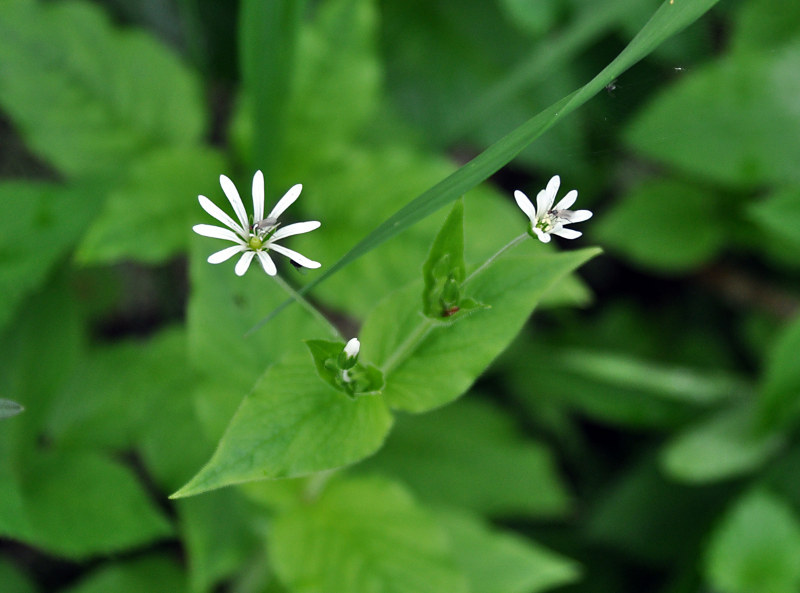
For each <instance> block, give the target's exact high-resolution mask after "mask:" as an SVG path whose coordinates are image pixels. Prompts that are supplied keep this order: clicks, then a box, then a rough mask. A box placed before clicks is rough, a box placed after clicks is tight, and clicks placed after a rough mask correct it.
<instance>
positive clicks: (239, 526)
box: [177, 488, 263, 592]
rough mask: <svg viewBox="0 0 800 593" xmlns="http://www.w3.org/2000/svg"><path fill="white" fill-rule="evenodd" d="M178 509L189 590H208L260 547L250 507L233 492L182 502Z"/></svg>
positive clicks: (233, 572) (211, 493) (178, 504)
mask: <svg viewBox="0 0 800 593" xmlns="http://www.w3.org/2000/svg"><path fill="white" fill-rule="evenodd" d="M177 509H178V515H179V517H180V529H181V533H182V536H183V537H182V539H183V542H184V545H185V546H186V552H187V555H188V563H189V579H190V582H191V590H192V591H197V592H202V591H209V590H211V589H212V588H213V587H214V586H215V585H216V584H218V583H219V582H220V581H221V580H223V579H226V578H228V577H230V576H232V575H233V574H235V573H236V572H237V571H239V570H241V567H242V566H243V565H244V564H245V563H246V562H247V561H248V560H250V559H251V558H253V557H254V556H255V555H256V554H257V551H258V549H259V548H260V547H261V546H263V542H262V541H261V539H262V538H261V534H259V533H258V531H259V524H258V521H257V520H254V519H255V518H256V516H255V513H254V512H253V509H252V508H251V505H248V504H247V502H246V501H245V500H243V498H242V496H241V494H240V493H239V492H237V491H235V490H233V489H230V488H228V489H225V490H218V491H216V492H209V493H207V494H206V495H204V496H195V497H194V498H189V499H186V500H181V501H179V502H178V503H177Z"/></svg>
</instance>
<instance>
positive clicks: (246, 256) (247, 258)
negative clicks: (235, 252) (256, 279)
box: [233, 251, 256, 276]
mask: <svg viewBox="0 0 800 593" xmlns="http://www.w3.org/2000/svg"><path fill="white" fill-rule="evenodd" d="M255 254H256V253H255V251H245V252H244V253H243V254H242V257H240V258H239V261H237V262H236V267H235V268H234V269H233V271H234V272H236V275H237V276H244V273H245V272H246V271H247V268H249V267H250V262H251V261H253V256H255Z"/></svg>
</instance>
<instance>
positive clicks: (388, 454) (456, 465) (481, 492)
mask: <svg viewBox="0 0 800 593" xmlns="http://www.w3.org/2000/svg"><path fill="white" fill-rule="evenodd" d="M376 469H377V471H383V472H389V473H391V474H394V475H396V476H398V477H399V478H401V479H402V480H403V482H404V483H406V484H408V485H409V487H411V488H412V489H413V490H414V491H415V492H416V494H417V496H419V497H420V498H421V499H423V500H425V501H428V502H431V503H433V504H439V505H448V506H454V507H463V508H467V509H470V510H473V511H475V512H476V513H481V514H489V515H495V516H520V515H522V516H533V517H542V516H545V517H552V516H562V515H564V514H565V513H566V512H567V511H568V509H569V507H570V500H569V495H568V493H567V491H566V488H565V486H564V484H563V483H562V480H561V478H560V476H559V474H558V471H557V469H556V464H555V460H554V459H553V456H552V454H551V453H550V451H549V450H548V449H547V448H546V447H545V446H544V445H542V444H540V443H537V442H535V441H532V440H527V439H524V438H522V436H521V435H520V434H519V430H518V429H517V428H516V427H515V426H514V424H513V422H512V421H511V419H510V418H509V417H508V416H506V415H504V414H503V413H501V411H500V410H499V409H496V408H494V407H493V406H490V405H489V404H486V403H483V402H482V401H481V400H475V399H470V398H468V399H465V400H461V401H459V402H458V403H456V404H454V405H450V406H446V407H444V408H441V409H439V410H436V411H434V412H431V413H429V414H425V415H422V416H413V417H407V416H401V417H400V418H398V421H397V425H396V426H395V428H394V430H393V431H392V435H391V436H390V437H389V439H388V440H387V443H386V445H385V446H384V447H383V448H382V449H381V451H380V452H379V453H378V454H377V455H376V456H375V457H372V458H371V459H368V460H367V461H366V462H364V463H363V464H361V465H360V466H359V468H358V470H359V471H365V472H370V471H373V470H376Z"/></svg>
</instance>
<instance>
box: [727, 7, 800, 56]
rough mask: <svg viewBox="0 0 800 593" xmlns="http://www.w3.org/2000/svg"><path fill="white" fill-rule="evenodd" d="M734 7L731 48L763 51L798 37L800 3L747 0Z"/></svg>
mask: <svg viewBox="0 0 800 593" xmlns="http://www.w3.org/2000/svg"><path fill="white" fill-rule="evenodd" d="M737 9H738V10H737V14H736V26H735V27H734V30H733V36H732V38H731V46H732V49H733V50H734V51H745V52H746V51H764V50H765V49H768V48H769V49H774V48H778V47H781V46H783V45H787V44H789V43H792V42H793V41H796V40H797V39H798V31H800V4H798V3H797V2H795V1H794V0H750V1H749V2H743V3H742V4H740V5H738V7H737Z"/></svg>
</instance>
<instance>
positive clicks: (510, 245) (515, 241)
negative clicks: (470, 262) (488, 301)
mask: <svg viewBox="0 0 800 593" xmlns="http://www.w3.org/2000/svg"><path fill="white" fill-rule="evenodd" d="M528 237H530V235H528V233H522V234H521V235H520V236H519V237H516V238H515V239H512V240H511V242H510V243H508V244H506V245H504V246H503V247H501V248H500V249H499V250H498V251H497V253H495V254H494V255H493V256H491V257H490V258H489V259H487V260H486V261H485V262H483V263H482V264H481V265H480V266H478V267H477V268H476V269H475V270H473V272H472V273H471V274H470V275H469V276H467V277H466V279H465V280H464V282H463V283H462V284H466V283H467V282H469V281H470V280H472V279H473V278H474V277H475V276H477V275H478V274H480V273H481V272H483V271H484V270H485V269H486V268H488V267H489V266H491V265H492V263H494V260H496V259H497V258H498V257H500V256H501V255H503V254H504V253H505V252H506V251H508V250H509V249H513V248H514V247H516V246H517V245H519V244H520V243H522V242H523V241H524V240H525V239H527V238H528Z"/></svg>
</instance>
